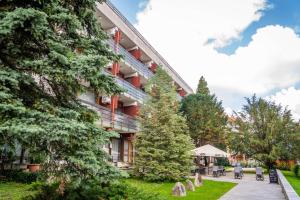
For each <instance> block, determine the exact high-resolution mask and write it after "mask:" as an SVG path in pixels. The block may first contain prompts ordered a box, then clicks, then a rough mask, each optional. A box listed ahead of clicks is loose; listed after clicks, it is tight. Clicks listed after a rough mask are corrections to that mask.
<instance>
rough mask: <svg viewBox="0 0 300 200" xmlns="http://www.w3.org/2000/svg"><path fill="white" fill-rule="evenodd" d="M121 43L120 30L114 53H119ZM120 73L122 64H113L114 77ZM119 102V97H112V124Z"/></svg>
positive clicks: (115, 38) (117, 32)
mask: <svg viewBox="0 0 300 200" xmlns="http://www.w3.org/2000/svg"><path fill="white" fill-rule="evenodd" d="M120 41H121V31H120V30H118V29H117V30H116V31H115V35H114V51H115V53H117V54H118V53H119V48H118V46H119V44H120ZM119 71H120V64H119V63H118V62H115V63H113V66H112V69H111V72H112V75H113V76H117V74H118V73H119ZM118 100H119V97H118V96H115V95H114V96H112V97H111V112H112V122H114V120H115V110H116V109H117V108H118Z"/></svg>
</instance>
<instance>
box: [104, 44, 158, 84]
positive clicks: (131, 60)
mask: <svg viewBox="0 0 300 200" xmlns="http://www.w3.org/2000/svg"><path fill="white" fill-rule="evenodd" d="M108 44H109V46H110V47H111V48H112V49H114V45H115V44H114V41H113V40H108ZM117 48H118V50H119V51H118V53H119V54H120V55H122V56H123V59H124V61H125V62H126V63H128V64H129V65H130V66H131V67H133V68H134V69H135V70H136V71H137V72H138V73H139V74H140V75H142V76H144V77H145V78H147V79H149V78H151V77H152V76H153V73H152V72H151V71H150V70H149V69H148V67H147V66H146V65H145V64H143V63H142V62H140V61H138V60H137V59H136V58H135V57H134V56H133V55H131V54H130V53H129V52H128V51H127V50H126V49H125V48H124V47H122V46H121V45H118V46H117Z"/></svg>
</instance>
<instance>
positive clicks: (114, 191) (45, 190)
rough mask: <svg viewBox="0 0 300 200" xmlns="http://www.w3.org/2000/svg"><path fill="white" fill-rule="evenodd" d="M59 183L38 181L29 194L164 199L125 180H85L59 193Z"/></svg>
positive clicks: (41, 199) (50, 198)
mask: <svg viewBox="0 0 300 200" xmlns="http://www.w3.org/2000/svg"><path fill="white" fill-rule="evenodd" d="M58 188H59V184H51V185H46V184H41V183H36V184H34V185H33V186H32V189H33V190H34V191H37V192H36V193H35V194H34V195H30V196H27V198H26V199H32V200H99V199H103V200H162V199H163V198H161V197H160V196H159V195H158V194H156V193H147V192H145V191H143V190H141V189H138V188H136V187H133V186H130V185H128V184H127V183H125V182H118V183H112V184H110V185H102V186H101V185H100V184H99V183H97V182H95V181H92V182H85V183H82V184H80V185H79V186H78V187H76V188H74V187H67V188H66V189H65V191H64V193H58V192H57V191H58Z"/></svg>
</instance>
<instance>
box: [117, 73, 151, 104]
mask: <svg viewBox="0 0 300 200" xmlns="http://www.w3.org/2000/svg"><path fill="white" fill-rule="evenodd" d="M116 81H117V83H118V85H120V86H121V87H123V88H125V89H126V93H127V94H129V95H130V96H132V97H133V98H134V99H136V100H138V101H139V102H141V103H143V102H145V101H146V99H147V97H148V95H147V94H146V93H145V92H143V91H142V90H140V89H137V88H135V87H134V86H133V85H131V84H130V83H128V82H127V81H125V80H123V79H121V78H116Z"/></svg>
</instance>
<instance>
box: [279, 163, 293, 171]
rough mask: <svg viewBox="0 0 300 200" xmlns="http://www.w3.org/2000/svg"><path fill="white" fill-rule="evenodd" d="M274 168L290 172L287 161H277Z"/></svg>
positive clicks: (290, 167)
mask: <svg viewBox="0 0 300 200" xmlns="http://www.w3.org/2000/svg"><path fill="white" fill-rule="evenodd" d="M276 168H277V169H280V170H291V169H292V165H291V164H290V163H289V162H287V161H277V163H276Z"/></svg>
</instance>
